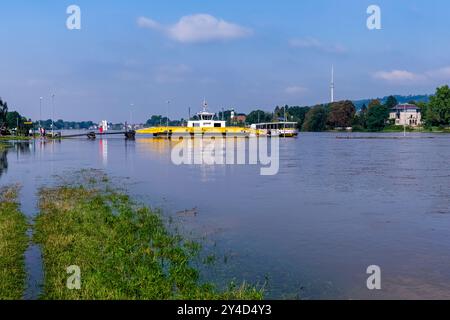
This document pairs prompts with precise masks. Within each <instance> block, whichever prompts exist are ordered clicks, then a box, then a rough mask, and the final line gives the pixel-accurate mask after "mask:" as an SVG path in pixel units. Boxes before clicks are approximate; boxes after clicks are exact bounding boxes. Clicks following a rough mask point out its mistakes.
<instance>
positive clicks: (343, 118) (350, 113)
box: [327, 100, 356, 128]
mask: <svg viewBox="0 0 450 320" xmlns="http://www.w3.org/2000/svg"><path fill="white" fill-rule="evenodd" d="M355 113H356V108H355V106H354V105H353V102H351V101H349V100H346V101H339V102H335V103H332V104H331V105H330V112H329V114H328V119H327V123H328V125H329V126H331V127H333V128H337V127H341V128H347V127H350V126H351V125H352V123H353V118H354V116H355Z"/></svg>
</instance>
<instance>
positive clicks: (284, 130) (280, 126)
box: [251, 122, 298, 138]
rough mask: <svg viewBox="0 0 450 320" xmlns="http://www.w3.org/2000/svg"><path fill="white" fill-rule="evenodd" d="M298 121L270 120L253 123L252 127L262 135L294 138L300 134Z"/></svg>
mask: <svg viewBox="0 0 450 320" xmlns="http://www.w3.org/2000/svg"><path fill="white" fill-rule="evenodd" d="M297 126H298V124H297V122H268V123H257V124H252V125H251V128H252V129H253V130H256V131H258V132H260V133H261V134H262V135H267V136H272V137H285V138H292V137H296V136H298V129H297Z"/></svg>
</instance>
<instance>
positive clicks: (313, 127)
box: [302, 106, 328, 132]
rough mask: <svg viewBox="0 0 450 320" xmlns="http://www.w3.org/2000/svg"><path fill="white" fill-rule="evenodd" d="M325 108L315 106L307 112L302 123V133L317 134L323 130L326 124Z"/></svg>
mask: <svg viewBox="0 0 450 320" xmlns="http://www.w3.org/2000/svg"><path fill="white" fill-rule="evenodd" d="M327 113H328V112H327V108H325V107H324V106H315V107H314V108H312V109H311V110H309V111H308V113H307V114H306V117H305V122H304V123H303V127H302V130H303V131H312V132H319V131H323V130H325V127H326V123H327Z"/></svg>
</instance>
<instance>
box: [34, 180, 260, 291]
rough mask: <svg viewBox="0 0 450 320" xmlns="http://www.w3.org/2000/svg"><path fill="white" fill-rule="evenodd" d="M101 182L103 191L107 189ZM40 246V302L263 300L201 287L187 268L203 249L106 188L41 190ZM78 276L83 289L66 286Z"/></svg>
mask: <svg viewBox="0 0 450 320" xmlns="http://www.w3.org/2000/svg"><path fill="white" fill-rule="evenodd" d="M102 183H103V182H101V183H100V184H102ZM35 228H36V229H35V241H36V242H37V243H39V244H40V245H41V247H42V249H43V259H44V270H45V284H44V292H43V296H42V298H43V299H58V300H60V299H63V300H66V299H69V300H71V299H82V300H88V299H89V300H90V299H93V300H98V299H101V300H118V299H125V300H129V299H142V300H144V299H161V300H162V299H262V291H261V290H257V289H255V288H253V287H249V286H247V285H242V286H239V287H236V286H233V285H231V286H230V288H229V289H228V290H227V291H225V292H219V291H218V290H217V289H216V288H215V287H214V285H212V284H202V283H199V273H198V271H197V270H196V269H194V268H193V267H192V266H191V264H190V261H191V260H192V259H193V258H194V257H195V256H196V255H197V253H198V246H197V245H196V244H195V243H192V242H189V241H185V240H183V239H182V238H181V237H180V236H177V235H172V234H170V233H169V232H168V231H167V229H166V228H165V226H164V224H163V222H162V220H161V218H160V216H158V214H156V213H154V212H152V211H151V210H150V209H149V208H146V207H138V206H136V205H135V204H133V203H132V201H131V200H130V199H129V198H128V196H127V195H125V194H122V193H118V192H117V191H111V190H109V189H108V188H102V187H98V186H97V187H95V186H94V184H93V183H92V179H90V183H89V186H63V187H56V188H44V189H42V190H40V214H39V216H38V217H37V219H36V225H35ZM72 265H76V266H78V267H80V269H81V289H79V290H76V289H75V290H70V289H68V288H67V286H66V282H67V278H68V277H69V275H68V274H67V273H66V269H67V267H69V266H72Z"/></svg>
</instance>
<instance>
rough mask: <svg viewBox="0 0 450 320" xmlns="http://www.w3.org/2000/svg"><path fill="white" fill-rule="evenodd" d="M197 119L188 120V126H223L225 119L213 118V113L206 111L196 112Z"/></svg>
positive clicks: (224, 125)
mask: <svg viewBox="0 0 450 320" xmlns="http://www.w3.org/2000/svg"><path fill="white" fill-rule="evenodd" d="M197 116H198V119H199V120H195V121H194V120H192V121H189V122H188V128H225V127H226V121H218V120H214V116H215V114H214V113H209V112H206V111H203V112H200V113H198V114H197Z"/></svg>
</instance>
